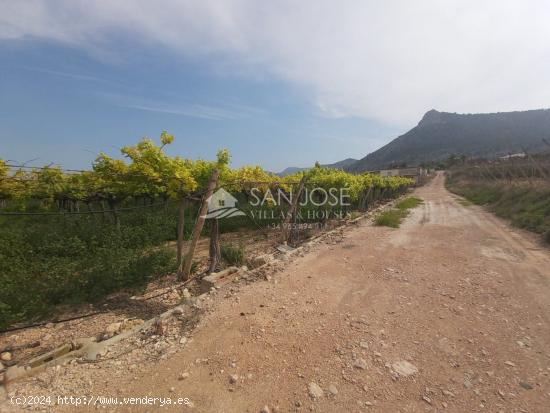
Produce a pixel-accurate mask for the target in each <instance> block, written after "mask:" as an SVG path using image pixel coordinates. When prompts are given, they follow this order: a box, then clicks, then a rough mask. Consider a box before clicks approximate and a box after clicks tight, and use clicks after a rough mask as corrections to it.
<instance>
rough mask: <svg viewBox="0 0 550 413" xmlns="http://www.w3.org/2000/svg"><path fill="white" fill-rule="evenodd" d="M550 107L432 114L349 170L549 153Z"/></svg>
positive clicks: (435, 112) (359, 170)
mask: <svg viewBox="0 0 550 413" xmlns="http://www.w3.org/2000/svg"><path fill="white" fill-rule="evenodd" d="M543 138H544V139H546V140H547V141H550V109H540V110H529V111H524V112H501V113H484V114H457V113H448V112H438V111H437V110H430V111H429V112H427V113H426V114H425V115H424V117H423V118H422V120H421V121H420V122H419V123H418V125H417V126H416V127H414V128H412V129H411V130H410V131H408V132H407V133H405V134H404V135H401V136H399V137H398V138H396V139H394V140H393V141H391V142H390V143H388V144H387V145H385V146H383V147H382V148H380V149H378V150H377V151H375V152H372V153H370V154H368V155H367V156H365V157H364V158H363V159H361V160H359V161H357V162H355V163H353V164H352V165H350V166H348V167H347V168H346V169H347V170H348V171H351V172H363V171H368V170H376V169H384V168H389V167H391V166H392V165H400V164H406V165H407V166H416V165H419V164H421V163H423V162H429V161H441V160H444V159H446V158H448V157H449V156H450V155H452V154H457V155H466V156H473V157H486V158H493V157H497V156H502V155H507V154H509V153H517V152H522V151H523V150H524V149H525V150H526V151H528V152H539V151H542V150H545V149H550V148H549V147H548V146H547V145H546V144H545V143H544V142H543V141H542V139H543Z"/></svg>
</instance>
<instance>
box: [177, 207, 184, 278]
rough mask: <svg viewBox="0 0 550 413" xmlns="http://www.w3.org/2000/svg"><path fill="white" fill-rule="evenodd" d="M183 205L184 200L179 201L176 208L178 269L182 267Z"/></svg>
mask: <svg viewBox="0 0 550 413" xmlns="http://www.w3.org/2000/svg"><path fill="white" fill-rule="evenodd" d="M185 204H186V200H185V198H182V199H181V202H180V206H179V208H178V233H177V239H178V245H177V257H178V258H177V260H178V261H177V262H178V268H180V267H181V265H182V260H183V235H184V229H185Z"/></svg>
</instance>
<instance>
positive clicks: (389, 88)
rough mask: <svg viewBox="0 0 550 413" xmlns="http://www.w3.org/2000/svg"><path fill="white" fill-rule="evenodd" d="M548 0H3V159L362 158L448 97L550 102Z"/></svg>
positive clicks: (504, 103)
mask: <svg viewBox="0 0 550 413" xmlns="http://www.w3.org/2000/svg"><path fill="white" fill-rule="evenodd" d="M548 21H550V8H548V7H547V5H546V3H545V1H544V0H531V1H529V2H520V1H500V0H499V1H497V0H487V1H484V2H479V1H477V0H447V1H444V2H442V1H439V0H424V1H422V2H410V1H404V0H386V1H384V2H380V1H374V0H372V1H371V0H367V1H363V2H357V1H354V0H342V1H340V2H338V3H335V2H333V1H329V0H304V1H301V2H296V1H292V0H277V1H273V2H258V1H252V0H225V1H223V2H220V1H218V0H201V1H197V0H157V1H155V2H151V1H148V0H117V1H107V0H95V1H91V2H90V1H88V0H35V1H32V2H31V1H29V2H27V1H17V0H0V158H4V159H11V160H14V161H17V162H25V161H28V160H31V159H35V158H38V159H37V160H35V161H33V162H32V163H31V164H32V165H43V164H49V163H50V162H54V163H58V164H61V165H62V166H64V167H67V168H82V167H87V166H89V165H90V162H91V161H92V160H93V159H94V157H95V154H97V153H98V152H99V151H105V152H107V153H110V154H112V155H116V154H117V152H118V148H120V147H121V146H124V145H126V144H132V143H135V142H136V141H137V140H139V139H140V138H141V137H143V136H148V137H151V138H157V137H158V136H159V134H160V132H161V131H162V130H168V131H169V132H170V133H172V134H174V135H175V136H176V141H175V143H174V144H173V145H172V146H171V148H170V149H169V151H170V153H172V154H179V155H182V156H185V157H191V158H199V157H200V158H206V159H212V158H213V157H214V156H215V153H216V152H217V150H218V149H220V148H228V149H229V150H230V151H231V153H232V157H233V165H235V166H240V165H244V164H260V165H262V166H264V167H265V168H266V169H268V170H272V171H279V170H281V169H283V168H285V167H287V166H308V165H312V164H313V163H314V162H315V161H316V160H319V161H321V162H322V163H329V162H335V161H338V160H342V159H344V158H347V157H355V158H361V157H363V156H365V155H366V154H367V153H369V152H371V151H373V150H375V149H377V148H379V147H380V146H382V145H383V144H385V143H387V142H389V141H390V140H391V139H393V138H395V137H396V136H398V135H399V134H401V133H403V132H405V131H407V130H409V129H410V128H412V127H413V126H415V125H416V123H417V122H418V121H419V120H420V118H421V117H422V115H423V114H424V113H425V112H426V111H428V110H430V109H432V108H435V109H438V110H442V111H449V112H461V113H476V112H497V111H509V110H525V109H537V108H547V107H549V106H550V105H549V100H548V96H550V46H549V44H548V41H547V39H548V38H550V26H549V25H548V24H547V22H548Z"/></svg>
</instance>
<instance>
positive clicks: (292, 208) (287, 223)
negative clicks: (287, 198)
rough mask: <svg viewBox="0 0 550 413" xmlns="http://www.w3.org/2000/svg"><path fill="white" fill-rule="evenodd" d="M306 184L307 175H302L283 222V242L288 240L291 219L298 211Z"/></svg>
mask: <svg viewBox="0 0 550 413" xmlns="http://www.w3.org/2000/svg"><path fill="white" fill-rule="evenodd" d="M305 184H306V176H305V175H304V176H302V179H301V180H300V183H299V184H298V191H297V192H296V195H295V196H294V197H293V198H292V204H291V205H290V208H289V209H288V212H287V215H286V216H285V219H284V221H283V223H282V225H283V227H282V231H281V242H282V243H283V244H285V243H286V242H287V241H288V238H289V235H290V231H289V227H290V220H291V219H292V216H293V215H294V213H295V212H296V209H297V208H298V202H299V200H300V195H302V191H303V190H304V185H305Z"/></svg>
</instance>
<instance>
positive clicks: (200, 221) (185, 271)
mask: <svg viewBox="0 0 550 413" xmlns="http://www.w3.org/2000/svg"><path fill="white" fill-rule="evenodd" d="M219 176H220V171H219V170H218V169H214V171H213V172H212V177H211V178H210V182H208V187H207V189H206V193H205V194H204V196H203V198H202V204H201V207H200V209H199V213H198V216H197V221H196V222H195V227H194V228H193V233H192V234H191V242H190V243H189V248H188V249H187V254H186V255H185V259H184V260H183V263H182V265H181V266H180V268H179V270H178V276H179V278H181V279H183V280H187V279H188V278H189V274H190V272H191V265H192V264H193V256H194V255H195V248H196V247H197V243H198V242H199V238H200V236H201V232H202V228H203V227H204V220H205V218H206V213H207V212H208V199H209V198H210V197H211V196H212V193H213V192H214V189H216V185H217V184H218V178H219Z"/></svg>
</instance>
